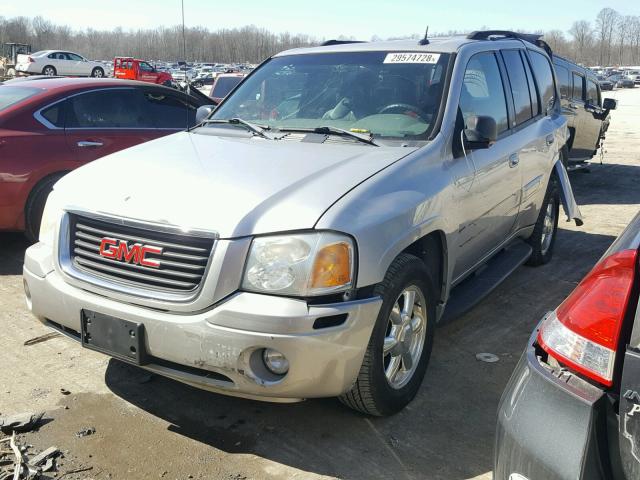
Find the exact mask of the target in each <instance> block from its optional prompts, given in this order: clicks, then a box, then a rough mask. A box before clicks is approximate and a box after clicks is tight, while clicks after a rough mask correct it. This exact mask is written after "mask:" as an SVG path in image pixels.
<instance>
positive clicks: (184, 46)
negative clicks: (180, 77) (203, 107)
mask: <svg viewBox="0 0 640 480" xmlns="http://www.w3.org/2000/svg"><path fill="white" fill-rule="evenodd" d="M180 3H181V6H182V59H183V62H184V81H185V83H186V84H187V86H186V87H185V89H184V111H185V122H186V125H187V130H189V94H188V93H187V90H188V89H189V88H191V85H190V83H189V81H188V80H187V38H186V35H185V33H184V0H180Z"/></svg>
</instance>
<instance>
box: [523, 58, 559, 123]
mask: <svg viewBox="0 0 640 480" xmlns="http://www.w3.org/2000/svg"><path fill="white" fill-rule="evenodd" d="M529 57H530V58H531V66H532V67H533V73H534V74H535V77H536V81H537V83H538V90H539V91H540V100H541V102H542V109H543V113H545V114H546V113H547V112H548V111H549V110H551V109H552V108H553V105H554V104H555V101H556V86H555V84H554V81H553V71H552V70H551V64H550V63H549V60H547V57H545V56H544V55H543V54H541V53H540V52H535V51H533V50H529Z"/></svg>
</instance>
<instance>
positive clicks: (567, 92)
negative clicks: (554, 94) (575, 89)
mask: <svg viewBox="0 0 640 480" xmlns="http://www.w3.org/2000/svg"><path fill="white" fill-rule="evenodd" d="M555 68H556V77H557V78H558V88H559V89H560V95H561V96H562V98H569V97H570V96H571V76H570V75H569V70H567V69H566V68H564V67H563V66H560V65H555Z"/></svg>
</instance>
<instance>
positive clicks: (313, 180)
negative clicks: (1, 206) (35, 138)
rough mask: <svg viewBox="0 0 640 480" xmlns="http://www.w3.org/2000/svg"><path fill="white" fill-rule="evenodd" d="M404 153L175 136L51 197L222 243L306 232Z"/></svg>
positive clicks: (73, 180) (111, 159) (93, 166)
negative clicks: (206, 233) (209, 234)
mask: <svg viewBox="0 0 640 480" xmlns="http://www.w3.org/2000/svg"><path fill="white" fill-rule="evenodd" d="M243 133H244V132H243ZM414 150H415V148H408V147H373V146H368V145H364V144H356V143H353V144H352V143H346V142H345V144H337V142H336V143H333V144H327V143H325V144H318V143H306V142H300V141H297V140H267V139H262V138H258V137H254V138H246V136H243V137H228V136H214V135H210V134H197V133H192V132H191V133H188V132H182V133H177V134H174V135H170V136H167V137H163V138H160V139H158V140H154V141H151V142H148V143H145V144H141V145H138V146H135V147H132V148H129V149H126V150H122V151H120V152H117V153H114V154H112V155H108V156H106V157H103V158H102V159H100V160H96V161H94V162H92V163H90V164H88V165H86V166H84V167H82V168H79V169H77V170H75V171H73V172H72V173H70V174H69V175H67V176H65V177H63V178H62V180H60V181H59V182H58V184H56V186H55V190H56V194H57V195H58V196H59V197H60V200H61V202H62V204H63V205H64V207H65V208H66V209H69V210H71V209H73V210H80V211H88V212H94V213H100V214H105V215H110V216H117V217H125V218H129V219H137V220H143V221H145V222H153V223H159V224H168V225H176V226H180V227H182V228H184V229H185V230H186V231H188V230H189V229H199V230H203V229H204V230H212V231H215V232H217V233H218V234H219V236H220V237H221V238H232V237H240V236H246V235H255V234H261V233H269V232H281V231H289V230H299V229H306V228H312V227H313V226H314V225H315V224H316V222H317V221H318V219H319V218H320V216H322V214H323V213H324V212H325V211H326V210H327V209H328V208H329V207H330V206H331V205H332V204H333V203H334V202H336V200H338V199H339V198H340V197H342V196H343V195H344V194H345V193H347V192H348V191H349V190H350V189H352V188H353V187H355V186H356V185H358V184H359V183H361V182H362V181H364V180H366V179H367V178H368V177H370V176H372V175H374V174H375V173H377V172H379V171H380V170H382V169H384V168H385V167H387V166H388V165H390V164H392V163H393V162H395V161H397V160H399V159H400V158H402V157H404V156H406V155H407V154H409V153H411V152H412V151H414Z"/></svg>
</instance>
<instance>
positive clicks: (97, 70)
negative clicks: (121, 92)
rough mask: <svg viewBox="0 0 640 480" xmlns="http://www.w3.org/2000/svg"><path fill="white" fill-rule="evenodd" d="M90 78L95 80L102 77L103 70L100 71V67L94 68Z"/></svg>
mask: <svg viewBox="0 0 640 480" xmlns="http://www.w3.org/2000/svg"><path fill="white" fill-rule="evenodd" d="M91 76H92V77H96V78H102V77H104V70H103V69H101V68H100V67H96V68H94V69H93V70H91Z"/></svg>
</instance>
